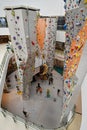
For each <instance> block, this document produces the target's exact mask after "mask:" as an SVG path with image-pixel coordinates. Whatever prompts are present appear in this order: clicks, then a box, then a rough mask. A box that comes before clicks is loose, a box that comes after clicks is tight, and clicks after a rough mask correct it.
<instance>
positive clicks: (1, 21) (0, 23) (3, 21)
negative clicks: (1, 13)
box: [0, 17, 8, 28]
mask: <svg viewBox="0 0 87 130" xmlns="http://www.w3.org/2000/svg"><path fill="white" fill-rule="evenodd" d="M3 27H8V25H7V20H6V18H5V17H0V28H3Z"/></svg>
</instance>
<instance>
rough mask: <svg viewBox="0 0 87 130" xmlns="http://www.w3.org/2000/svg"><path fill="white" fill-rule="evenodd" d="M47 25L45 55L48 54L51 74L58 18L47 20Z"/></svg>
mask: <svg viewBox="0 0 87 130" xmlns="http://www.w3.org/2000/svg"><path fill="white" fill-rule="evenodd" d="M46 25H47V28H46V37H45V47H44V54H46V61H47V65H48V68H49V73H50V72H51V70H52V69H53V66H54V57H55V44H56V30H57V18H56V17H49V18H47V19H46Z"/></svg>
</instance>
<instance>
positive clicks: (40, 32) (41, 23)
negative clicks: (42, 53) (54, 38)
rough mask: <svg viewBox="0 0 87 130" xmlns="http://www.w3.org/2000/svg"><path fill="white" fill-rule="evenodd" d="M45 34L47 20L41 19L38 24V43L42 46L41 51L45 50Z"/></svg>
mask: <svg viewBox="0 0 87 130" xmlns="http://www.w3.org/2000/svg"><path fill="white" fill-rule="evenodd" d="M45 32H46V20H45V18H39V19H38V22H37V41H38V44H39V46H40V49H43V48H44V40H45Z"/></svg>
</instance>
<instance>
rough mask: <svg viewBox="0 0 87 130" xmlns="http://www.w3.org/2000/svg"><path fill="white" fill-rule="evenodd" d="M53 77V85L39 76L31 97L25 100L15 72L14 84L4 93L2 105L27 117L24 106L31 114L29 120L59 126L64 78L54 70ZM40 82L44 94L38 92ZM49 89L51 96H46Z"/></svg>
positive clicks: (39, 123) (44, 124)
mask: <svg viewBox="0 0 87 130" xmlns="http://www.w3.org/2000/svg"><path fill="white" fill-rule="evenodd" d="M53 77H54V83H53V84H51V85H49V84H48V80H44V81H41V80H40V79H39V77H38V78H37V81H36V82H34V83H32V85H31V88H30V93H31V94H30V99H29V100H27V101H24V100H22V95H18V94H17V90H16V87H15V86H16V81H15V79H14V74H13V76H12V75H11V78H13V79H12V84H13V86H12V87H11V88H10V93H8V94H3V98H2V106H3V107H5V108H7V110H8V111H10V112H12V113H14V114H17V115H19V116H21V117H23V118H25V117H24V115H23V112H22V111H23V108H24V109H25V110H26V111H27V112H28V114H29V116H28V120H29V121H31V122H34V123H35V124H38V125H39V126H41V125H42V126H44V127H45V128H58V127H59V126H60V123H59V121H60V117H61V112H62V105H63V104H62V101H63V79H62V76H61V75H60V74H58V73H57V72H56V71H53ZM38 82H39V83H40V84H41V87H42V90H43V93H42V95H40V94H36V86H37V83H38ZM54 86H55V87H54ZM58 88H59V89H60V90H61V91H60V96H58V95H57V89H58ZM47 89H50V94H51V96H50V98H47V97H46V91H47ZM54 98H56V101H54Z"/></svg>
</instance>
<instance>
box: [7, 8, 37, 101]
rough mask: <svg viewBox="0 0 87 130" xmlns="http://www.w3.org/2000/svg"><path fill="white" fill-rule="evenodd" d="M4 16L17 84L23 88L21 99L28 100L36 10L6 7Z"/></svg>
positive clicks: (32, 62)
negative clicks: (17, 73) (11, 48)
mask: <svg viewBox="0 0 87 130" xmlns="http://www.w3.org/2000/svg"><path fill="white" fill-rule="evenodd" d="M5 11H6V16H7V21H8V26H9V31H10V34H11V41H12V45H13V48H14V53H15V58H16V62H17V66H18V72H19V84H20V85H22V86H23V98H24V99H28V98H29V85H30V82H31V81H32V76H33V74H34V68H35V48H36V47H37V40H36V22H37V16H38V15H37V14H38V11H39V10H38V9H34V8H28V7H24V6H22V7H21V6H18V7H17V6H16V7H6V8H5Z"/></svg>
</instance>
